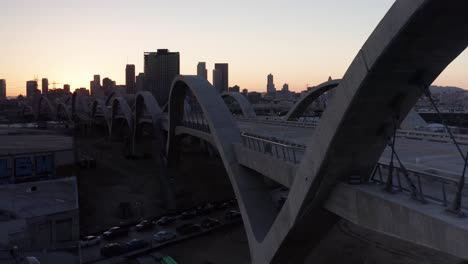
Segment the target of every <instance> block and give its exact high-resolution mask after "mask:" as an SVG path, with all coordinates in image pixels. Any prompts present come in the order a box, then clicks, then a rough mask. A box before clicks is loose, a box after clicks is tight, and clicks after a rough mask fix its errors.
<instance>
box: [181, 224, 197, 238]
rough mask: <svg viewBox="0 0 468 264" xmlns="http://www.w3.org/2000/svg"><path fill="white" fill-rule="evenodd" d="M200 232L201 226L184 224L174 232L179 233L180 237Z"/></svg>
mask: <svg viewBox="0 0 468 264" xmlns="http://www.w3.org/2000/svg"><path fill="white" fill-rule="evenodd" d="M200 230H201V226H200V225H197V224H185V225H181V226H178V227H177V228H176V231H177V232H179V233H180V234H182V235H188V234H191V233H195V232H198V231H200Z"/></svg>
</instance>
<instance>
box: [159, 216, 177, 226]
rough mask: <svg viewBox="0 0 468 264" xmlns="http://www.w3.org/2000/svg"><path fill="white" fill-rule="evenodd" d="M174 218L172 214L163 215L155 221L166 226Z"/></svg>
mask: <svg viewBox="0 0 468 264" xmlns="http://www.w3.org/2000/svg"><path fill="white" fill-rule="evenodd" d="M175 220H176V218H175V217H172V216H163V217H161V218H160V219H159V220H158V221H156V222H155V223H156V224H157V225H160V226H166V225H170V224H172V223H173V222H174V221H175Z"/></svg>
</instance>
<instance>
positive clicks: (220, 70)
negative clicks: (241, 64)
mask: <svg viewBox="0 0 468 264" xmlns="http://www.w3.org/2000/svg"><path fill="white" fill-rule="evenodd" d="M213 86H214V87H215V89H216V91H218V92H219V93H224V92H227V91H228V87H229V65H228V64H227V63H215V68H214V70H213Z"/></svg>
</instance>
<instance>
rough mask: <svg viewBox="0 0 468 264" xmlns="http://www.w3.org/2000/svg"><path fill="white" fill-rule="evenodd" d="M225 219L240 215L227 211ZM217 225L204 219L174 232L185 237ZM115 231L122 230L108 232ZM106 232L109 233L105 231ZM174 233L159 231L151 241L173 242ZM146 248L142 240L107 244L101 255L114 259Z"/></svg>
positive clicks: (164, 222) (167, 220)
mask: <svg viewBox="0 0 468 264" xmlns="http://www.w3.org/2000/svg"><path fill="white" fill-rule="evenodd" d="M225 217H226V219H227V220H235V219H240V218H241V215H240V213H239V212H238V211H235V210H229V211H227V212H226V213H225ZM174 221H175V220H174V218H167V217H166V218H161V219H160V220H158V221H157V222H156V223H158V222H159V224H160V225H161V224H162V225H170V224H171V223H173V222H174ZM146 223H148V222H146V221H142V222H141V223H139V224H138V225H137V226H140V228H143V227H144V226H147V224H146ZM149 223H151V222H149ZM219 225H221V222H220V221H219V220H218V219H214V218H206V219H204V220H203V221H202V222H201V223H200V224H195V223H186V224H183V225H180V226H178V227H176V232H177V233H178V234H180V235H182V236H186V235H190V234H193V233H197V232H201V231H202V230H203V229H211V228H214V227H216V226H219ZM117 230H123V229H120V228H119V229H115V228H113V229H112V231H110V233H111V234H117V233H120V231H117ZM140 230H141V229H140ZM106 232H109V231H106ZM106 232H104V234H106ZM116 232H117V233H116ZM127 232H128V231H127ZM176 232H173V231H170V230H161V231H159V232H157V233H156V234H154V235H153V241H154V242H156V243H163V242H167V241H170V240H173V239H175V238H176V237H177V233H176ZM148 246H150V242H148V241H146V240H143V239H133V240H130V241H128V242H127V243H125V244H124V243H109V244H106V245H105V246H104V247H102V248H101V255H103V256H104V257H114V256H118V255H122V254H124V253H127V252H131V251H135V250H139V249H144V248H146V247H148Z"/></svg>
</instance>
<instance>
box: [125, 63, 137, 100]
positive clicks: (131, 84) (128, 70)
mask: <svg viewBox="0 0 468 264" xmlns="http://www.w3.org/2000/svg"><path fill="white" fill-rule="evenodd" d="M125 86H126V88H127V93H128V94H134V93H135V90H136V89H135V65H133V64H127V66H126V67H125Z"/></svg>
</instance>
